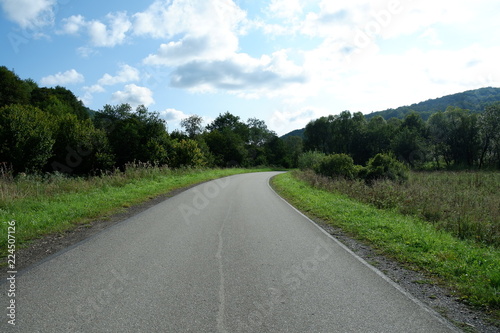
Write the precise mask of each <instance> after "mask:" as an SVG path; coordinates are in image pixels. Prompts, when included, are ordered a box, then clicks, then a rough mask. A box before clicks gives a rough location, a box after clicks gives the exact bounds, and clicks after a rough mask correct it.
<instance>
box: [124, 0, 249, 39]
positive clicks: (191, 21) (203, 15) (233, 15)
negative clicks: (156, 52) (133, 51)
mask: <svg viewBox="0 0 500 333" xmlns="http://www.w3.org/2000/svg"><path fill="white" fill-rule="evenodd" d="M245 17H246V12H245V11H243V10H242V9H240V8H239V7H238V6H237V5H236V4H235V3H234V2H233V1H231V0H211V1H205V0H173V1H160V0H157V1H155V2H154V3H153V4H152V5H151V6H149V8H148V9H147V10H145V11H144V12H140V13H136V14H135V15H133V18H134V32H135V33H136V34H137V35H148V36H151V37H155V38H164V37H173V36H175V35H179V34H189V35H191V36H207V35H211V34H213V33H214V32H220V31H221V30H226V31H236V30H237V28H238V25H239V24H241V23H242V22H243V21H244V19H245Z"/></svg>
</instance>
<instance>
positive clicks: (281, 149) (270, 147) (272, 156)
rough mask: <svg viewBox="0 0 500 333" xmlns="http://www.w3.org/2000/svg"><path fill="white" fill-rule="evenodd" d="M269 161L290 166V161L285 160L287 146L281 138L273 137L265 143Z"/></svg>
mask: <svg viewBox="0 0 500 333" xmlns="http://www.w3.org/2000/svg"><path fill="white" fill-rule="evenodd" d="M265 151H266V158H267V162H268V163H269V164H270V165H273V166H283V167H285V168H289V167H290V165H289V163H288V161H286V160H285V158H284V157H285V155H286V147H285V144H284V142H283V140H281V139H280V138H278V137H277V136H274V137H272V138H271V139H270V140H269V141H268V142H267V143H266V145H265Z"/></svg>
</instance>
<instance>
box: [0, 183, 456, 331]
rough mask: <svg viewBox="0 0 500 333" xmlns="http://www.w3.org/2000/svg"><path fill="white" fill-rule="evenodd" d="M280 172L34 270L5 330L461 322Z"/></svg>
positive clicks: (190, 199)
mask: <svg viewBox="0 0 500 333" xmlns="http://www.w3.org/2000/svg"><path fill="white" fill-rule="evenodd" d="M275 174H276V173H256V174H244V175H237V176H231V177H228V178H223V179H220V180H217V181H212V182H209V183H205V184H202V185H199V186H197V187H194V188H192V189H190V190H188V191H186V192H183V193H181V194H179V195H177V196H175V197H173V198H170V199H168V200H166V201H164V202H163V203H161V204H159V205H156V206H154V207H152V208H150V209H148V210H146V211H144V212H142V213H140V214H138V215H136V216H134V217H132V218H129V219H128V220H125V221H124V222H122V223H120V224H117V225H115V226H114V227H111V228H109V229H107V230H105V231H103V232H101V233H99V234H98V235H97V236H94V237H92V238H90V239H88V240H86V241H84V242H81V243H79V244H77V245H76V246H73V247H71V248H69V249H67V250H65V251H63V252H60V253H58V254H56V255H54V256H52V257H50V258H49V259H48V260H45V261H44V262H42V263H41V264H39V265H37V266H35V267H32V268H30V269H28V270H26V271H24V272H23V273H22V274H19V275H18V276H17V281H16V283H17V293H16V305H17V309H16V311H17V312H16V326H15V327H9V326H10V325H8V324H7V318H6V316H5V315H3V319H2V325H1V326H0V331H2V332H9V331H16V332H51V333H52V332H134V333H135V332H228V333H232V332H398V333H400V332H426V333H427V332H452V331H453V328H452V326H451V325H450V324H448V323H447V322H445V321H444V320H443V319H441V318H440V317H439V316H437V315H436V314H435V313H434V312H432V311H431V310H429V309H427V308H425V307H424V306H422V305H420V304H419V303H418V302H416V301H414V300H412V299H411V298H410V297H409V296H407V295H406V294H404V293H403V292H402V291H400V290H399V289H398V288H397V286H396V285H395V284H393V283H391V282H389V281H388V280H387V279H385V278H383V277H382V276H381V274H380V273H379V272H378V271H376V270H374V269H373V268H371V267H369V266H368V265H367V264H365V263H364V262H363V261H361V260H360V259H358V258H357V257H355V256H354V255H353V254H352V253H350V252H349V251H348V250H346V249H345V248H343V247H342V246H341V245H339V244H338V243H337V242H336V241H335V240H334V239H333V238H331V237H330V236H329V235H327V234H326V233H325V232H323V231H322V230H320V229H319V228H318V227H316V226H315V225H314V224H313V223H311V222H310V221H309V220H307V219H306V218H305V217H304V216H302V215H301V214H300V213H298V212H297V211H295V210H294V209H293V208H292V207H291V206H289V205H288V204H287V203H286V202H285V201H283V200H282V199H281V198H280V197H279V196H278V195H276V194H275V193H274V192H273V190H272V189H271V188H270V187H269V185H268V183H269V179H270V177H272V176H273V175H275ZM2 288H3V290H4V291H3V292H2V304H3V305H4V306H2V308H3V309H4V311H6V310H5V308H6V306H7V305H6V304H7V302H8V300H7V295H6V292H5V289H6V285H5V284H3V285H2Z"/></svg>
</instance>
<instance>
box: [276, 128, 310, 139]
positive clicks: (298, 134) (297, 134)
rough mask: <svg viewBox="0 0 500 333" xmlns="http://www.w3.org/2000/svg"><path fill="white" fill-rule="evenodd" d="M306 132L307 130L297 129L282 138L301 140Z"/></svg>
mask: <svg viewBox="0 0 500 333" xmlns="http://www.w3.org/2000/svg"><path fill="white" fill-rule="evenodd" d="M305 130H306V129H305V128H302V129H297V130H295V131H291V132H290V133H287V134H285V135H283V136H282V137H281V138H282V139H284V138H286V137H288V136H300V137H301V138H303V137H304V131H305Z"/></svg>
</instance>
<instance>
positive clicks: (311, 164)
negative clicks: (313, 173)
mask: <svg viewBox="0 0 500 333" xmlns="http://www.w3.org/2000/svg"><path fill="white" fill-rule="evenodd" d="M325 157H326V155H325V154H323V153H320V152H318V151H308V152H306V153H303V154H302V155H300V156H299V159H298V166H299V168H300V170H308V169H309V170H314V169H315V168H316V167H318V166H319V164H320V163H321V162H322V161H323V160H324V159H325Z"/></svg>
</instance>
